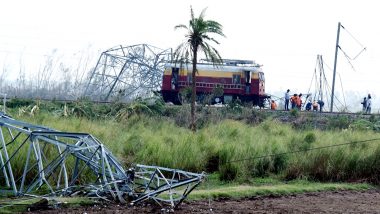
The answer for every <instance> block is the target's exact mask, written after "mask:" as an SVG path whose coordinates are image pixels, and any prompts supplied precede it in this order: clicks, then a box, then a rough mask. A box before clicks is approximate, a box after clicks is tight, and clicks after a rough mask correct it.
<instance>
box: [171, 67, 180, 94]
mask: <svg viewBox="0 0 380 214" xmlns="http://www.w3.org/2000/svg"><path fill="white" fill-rule="evenodd" d="M178 75H179V68H172V77H171V81H170V82H171V88H172V90H176V89H178V78H179V76H178Z"/></svg>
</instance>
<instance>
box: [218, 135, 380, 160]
mask: <svg viewBox="0 0 380 214" xmlns="http://www.w3.org/2000/svg"><path fill="white" fill-rule="evenodd" d="M373 141H378V142H380V138H373V139H367V140H361V141H352V142H347V143H340V144H333V145H327V146H320V147H314V148H309V149H300V150H295V151H289V152H282V153H274V154H268V155H262V156H256V157H251V158H242V159H236V160H231V161H227V162H226V163H225V164H228V163H235V162H242V161H249V160H255V159H263V158H268V157H275V156H282V155H288V154H296V153H301V152H309V151H314V150H321V149H328V148H333V147H340V146H348V145H353V144H360V143H368V142H373Z"/></svg>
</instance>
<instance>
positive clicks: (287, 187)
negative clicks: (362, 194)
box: [189, 174, 376, 200]
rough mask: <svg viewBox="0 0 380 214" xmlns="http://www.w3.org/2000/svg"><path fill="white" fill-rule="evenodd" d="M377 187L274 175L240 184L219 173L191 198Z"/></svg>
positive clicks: (241, 196) (234, 196)
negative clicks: (222, 179) (289, 178)
mask: <svg viewBox="0 0 380 214" xmlns="http://www.w3.org/2000/svg"><path fill="white" fill-rule="evenodd" d="M373 188H376V187H374V186H371V185H369V184H365V183H328V182H324V183H320V182H312V181H308V180H304V179H296V180H292V181H283V180H280V179H277V178H274V177H266V178H254V179H251V180H250V181H248V182H246V183H244V184H240V183H234V182H221V181H219V180H218V175H217V174H212V175H210V176H209V179H208V182H206V183H205V184H203V185H202V186H201V187H199V188H197V189H196V190H195V191H193V192H192V193H191V194H190V195H189V199H190V200H198V199H217V198H222V197H227V198H243V197H256V196H266V195H272V196H280V195H290V194H296V193H304V192H320V191H337V190H355V191H360V190H368V189H373Z"/></svg>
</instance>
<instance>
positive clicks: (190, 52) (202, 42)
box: [174, 7, 225, 131]
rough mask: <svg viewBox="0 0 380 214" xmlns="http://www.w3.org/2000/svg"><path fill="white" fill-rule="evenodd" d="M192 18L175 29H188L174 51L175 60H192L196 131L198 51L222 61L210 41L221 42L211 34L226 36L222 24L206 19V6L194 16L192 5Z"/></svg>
mask: <svg viewBox="0 0 380 214" xmlns="http://www.w3.org/2000/svg"><path fill="white" fill-rule="evenodd" d="M190 12H191V19H190V21H189V25H188V26H186V25H177V26H175V28H174V29H179V28H183V29H185V30H187V33H186V35H185V37H186V40H185V42H183V43H182V44H180V45H179V46H178V47H177V49H176V50H175V52H174V61H175V62H180V63H181V64H182V63H187V62H189V60H191V61H192V64H193V70H192V85H191V88H192V93H191V124H190V129H191V130H193V131H195V130H196V126H195V98H196V88H195V86H196V84H195V83H196V72H197V61H198V51H202V53H203V54H204V55H205V58H206V60H208V61H210V62H212V63H213V65H216V64H219V63H221V62H222V58H221V57H220V55H219V52H218V51H217V50H216V49H215V48H214V47H212V46H211V45H210V44H209V43H210V42H213V43H216V44H219V42H218V41H217V40H215V39H214V38H213V37H210V36H209V34H216V35H220V36H223V37H225V35H224V34H223V31H222V25H221V24H219V23H218V22H216V21H212V20H205V19H204V17H205V12H206V8H205V9H203V10H202V12H201V14H200V15H199V17H195V16H194V12H193V8H192V7H190Z"/></svg>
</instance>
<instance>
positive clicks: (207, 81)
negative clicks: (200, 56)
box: [161, 60, 268, 107]
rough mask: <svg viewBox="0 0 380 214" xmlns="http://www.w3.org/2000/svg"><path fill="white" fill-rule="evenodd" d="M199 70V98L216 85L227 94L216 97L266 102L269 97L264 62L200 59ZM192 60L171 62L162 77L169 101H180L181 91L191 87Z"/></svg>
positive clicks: (219, 99) (217, 99)
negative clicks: (259, 63)
mask: <svg viewBox="0 0 380 214" xmlns="http://www.w3.org/2000/svg"><path fill="white" fill-rule="evenodd" d="M197 70H198V72H197V74H196V92H197V99H198V101H201V100H200V99H201V98H202V97H204V95H207V94H211V93H212V91H213V89H214V88H216V87H222V88H223V96H221V97H217V98H216V100H214V101H220V102H223V103H227V102H229V101H232V100H234V99H237V98H239V99H240V100H241V101H243V102H252V103H253V105H255V106H261V107H262V106H263V105H264V100H265V99H266V98H268V96H267V95H266V94H265V78H264V72H263V71H262V69H261V66H260V65H258V64H256V63H254V62H253V61H248V60H223V64H221V65H217V66H215V65H212V64H210V63H198V64H197ZM191 73H192V65H191V64H184V65H181V66H180V65H179V64H167V65H166V66H165V71H164V76H163V80H162V91H161V92H162V95H163V98H164V100H165V102H173V103H175V104H180V103H181V99H180V91H181V90H183V89H184V88H186V87H191V83H192V74H191Z"/></svg>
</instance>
